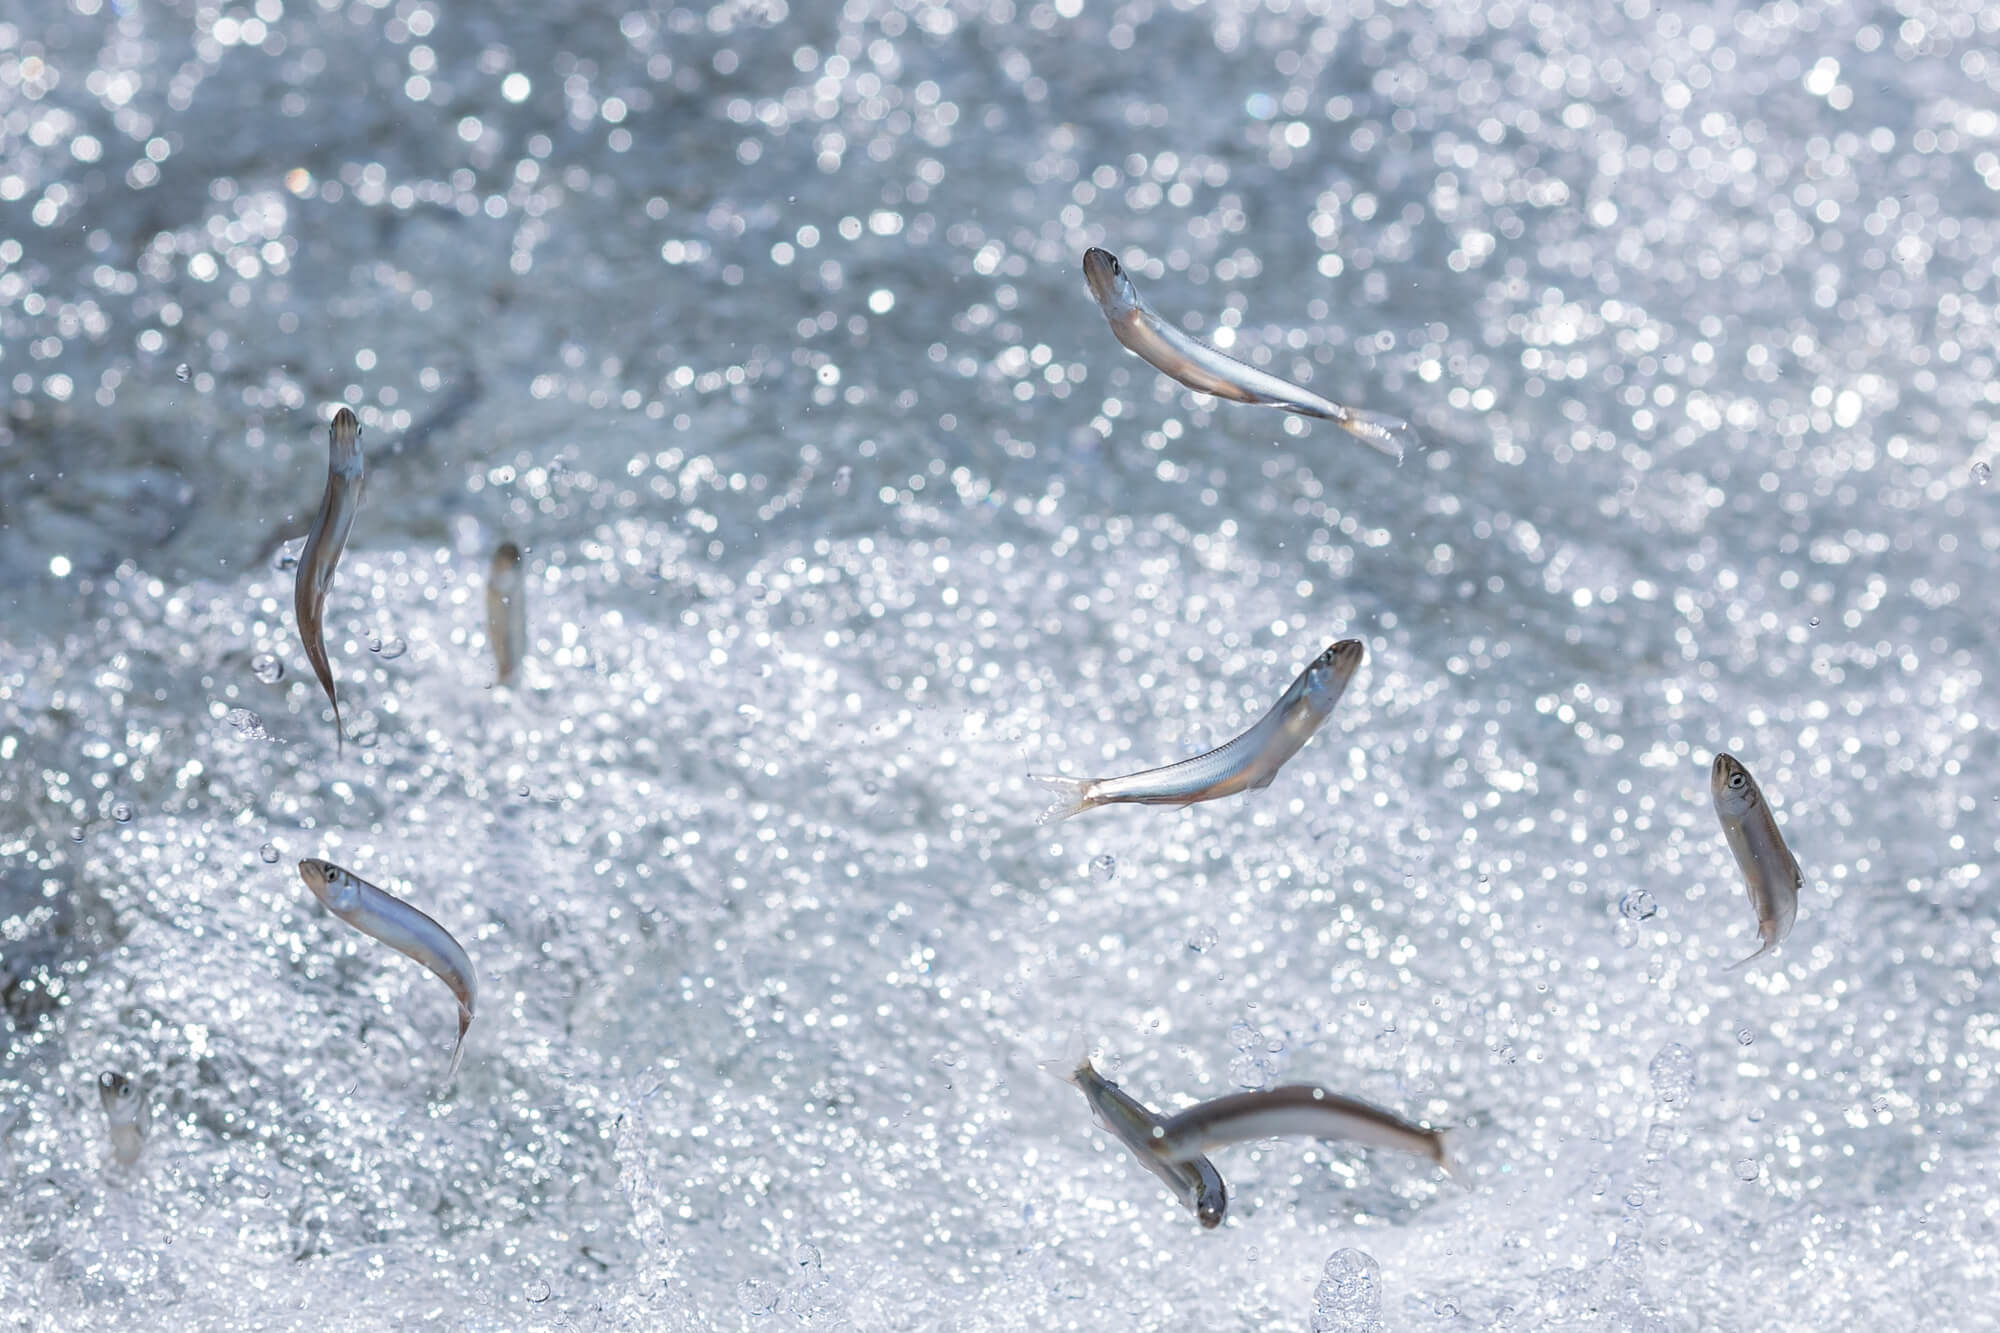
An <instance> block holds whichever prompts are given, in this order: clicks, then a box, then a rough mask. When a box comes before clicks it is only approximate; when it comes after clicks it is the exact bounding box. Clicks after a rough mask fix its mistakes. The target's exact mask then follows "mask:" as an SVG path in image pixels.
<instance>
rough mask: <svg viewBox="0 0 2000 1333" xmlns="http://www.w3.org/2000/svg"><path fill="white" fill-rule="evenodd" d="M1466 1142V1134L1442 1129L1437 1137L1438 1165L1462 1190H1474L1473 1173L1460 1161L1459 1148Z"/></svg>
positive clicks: (1460, 1131)
mask: <svg viewBox="0 0 2000 1333" xmlns="http://www.w3.org/2000/svg"><path fill="white" fill-rule="evenodd" d="M1463 1140H1464V1132H1463V1131H1462V1130H1456V1129H1442V1130H1439V1131H1438V1136H1437V1164H1438V1166H1439V1167H1440V1168H1442V1169H1443V1171H1444V1173H1445V1174H1446V1175H1448V1176H1450V1177H1451V1178H1452V1180H1453V1181H1454V1182H1455V1183H1456V1184H1457V1185H1458V1186H1459V1188H1461V1189H1468V1190H1469V1189H1471V1188H1472V1173H1471V1172H1469V1171H1467V1170H1466V1169H1465V1167H1464V1165H1463V1164H1462V1163H1461V1162H1460V1161H1459V1160H1458V1153H1457V1151H1456V1150H1457V1148H1458V1146H1459V1145H1460V1143H1462V1142H1463Z"/></svg>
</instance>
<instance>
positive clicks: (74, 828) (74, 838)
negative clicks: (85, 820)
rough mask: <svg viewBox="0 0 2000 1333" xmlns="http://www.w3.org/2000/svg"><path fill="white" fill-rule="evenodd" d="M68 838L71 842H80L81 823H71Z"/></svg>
mask: <svg viewBox="0 0 2000 1333" xmlns="http://www.w3.org/2000/svg"><path fill="white" fill-rule="evenodd" d="M69 840H70V841H71V842H82V841H83V825H81V824H72V825H71V826H70V830H69Z"/></svg>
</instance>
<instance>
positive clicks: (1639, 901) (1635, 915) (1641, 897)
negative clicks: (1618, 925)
mask: <svg viewBox="0 0 2000 1333" xmlns="http://www.w3.org/2000/svg"><path fill="white" fill-rule="evenodd" d="M1618 910H1619V912H1621V913H1622V914H1623V915H1624V917H1625V919H1626V920H1627V921H1650V920H1652V919H1653V914H1654V913H1655V912H1658V911H1659V910H1660V905H1659V904H1658V903H1657V902H1654V901H1653V895H1652V894H1650V893H1648V892H1646V891H1645V890H1644V889H1633V890H1632V891H1631V892H1630V893H1627V894H1626V895H1625V896H1624V897H1623V898H1620V899H1619V900H1618Z"/></svg>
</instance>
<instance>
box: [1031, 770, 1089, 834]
mask: <svg viewBox="0 0 2000 1333" xmlns="http://www.w3.org/2000/svg"><path fill="white" fill-rule="evenodd" d="M1034 779H1035V781H1036V782H1039V783H1041V784H1042V785H1043V786H1044V787H1047V788H1048V789H1049V790H1050V791H1051V792H1052V793H1054V796H1055V799H1054V800H1052V801H1050V802H1049V808H1048V809H1046V810H1044V811H1042V813H1040V814H1039V815H1036V816H1035V823H1036V824H1060V823H1062V822H1063V821H1064V820H1065V819H1068V818H1069V817H1070V816H1071V815H1075V814H1081V813H1082V812H1083V811H1085V810H1088V809H1089V808H1090V806H1091V800H1090V798H1089V797H1088V796H1086V795H1085V794H1084V791H1085V789H1086V788H1088V787H1089V786H1090V782H1089V780H1088V779H1084V778H1059V777H1055V776H1053V775H1050V774H1043V773H1037V774H1035V775H1034Z"/></svg>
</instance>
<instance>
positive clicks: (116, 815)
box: [111, 801, 138, 824]
mask: <svg viewBox="0 0 2000 1333" xmlns="http://www.w3.org/2000/svg"><path fill="white" fill-rule="evenodd" d="M137 813H138V812H137V811H135V810H134V809H133V808H132V803H131V802H130V801H120V802H118V804H116V805H114V806H112V807H111V817H112V818H113V819H115V820H117V821H118V822H119V823H121V824H129V823H131V822H132V816H133V815H135V814H137Z"/></svg>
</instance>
